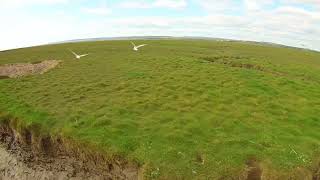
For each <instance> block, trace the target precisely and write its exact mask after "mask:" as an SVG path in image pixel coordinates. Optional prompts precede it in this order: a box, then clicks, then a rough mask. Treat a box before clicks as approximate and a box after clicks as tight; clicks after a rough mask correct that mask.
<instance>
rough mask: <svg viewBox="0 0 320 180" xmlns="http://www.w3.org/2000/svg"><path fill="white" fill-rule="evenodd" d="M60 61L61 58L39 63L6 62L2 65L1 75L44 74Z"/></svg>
mask: <svg viewBox="0 0 320 180" xmlns="http://www.w3.org/2000/svg"><path fill="white" fill-rule="evenodd" d="M60 62H61V61H59V60H45V61H42V62H39V63H19V64H6V65H3V66H0V77H2V78H0V79H3V78H5V77H8V78H17V77H22V76H29V75H33V74H43V73H45V72H47V71H49V70H50V69H53V68H55V67H56V66H57V65H58V64H59V63H60Z"/></svg>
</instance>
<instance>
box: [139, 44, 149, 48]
mask: <svg viewBox="0 0 320 180" xmlns="http://www.w3.org/2000/svg"><path fill="white" fill-rule="evenodd" d="M146 45H148V44H141V45H139V46H137V48H140V47H143V46H146Z"/></svg>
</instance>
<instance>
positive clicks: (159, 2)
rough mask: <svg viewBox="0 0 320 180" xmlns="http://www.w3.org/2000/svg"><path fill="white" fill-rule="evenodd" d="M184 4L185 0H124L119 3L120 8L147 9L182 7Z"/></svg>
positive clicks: (185, 4) (185, 3)
mask: <svg viewBox="0 0 320 180" xmlns="http://www.w3.org/2000/svg"><path fill="white" fill-rule="evenodd" d="M186 6H187V1H186V0H155V1H153V2H147V1H125V2H122V3H121V4H120V7H122V8H132V9H148V8H170V9H183V8H185V7H186Z"/></svg>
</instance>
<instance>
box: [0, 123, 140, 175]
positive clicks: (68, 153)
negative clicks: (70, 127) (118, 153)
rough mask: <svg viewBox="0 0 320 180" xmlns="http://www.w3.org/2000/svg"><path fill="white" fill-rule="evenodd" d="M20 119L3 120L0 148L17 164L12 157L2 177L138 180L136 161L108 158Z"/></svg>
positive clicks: (0, 126)
mask: <svg viewBox="0 0 320 180" xmlns="http://www.w3.org/2000/svg"><path fill="white" fill-rule="evenodd" d="M17 121H18V120H16V119H13V118H9V117H7V118H6V119H4V120H3V117H2V120H1V121H0V143H1V146H2V147H0V150H3V149H4V148H5V149H6V153H7V152H9V155H8V154H6V156H7V157H6V158H8V157H10V156H14V157H15V158H14V162H15V163H13V164H14V167H9V166H10V165H12V161H13V160H12V157H10V158H11V159H10V160H9V162H11V164H10V165H8V167H7V168H5V169H0V179H2V178H5V179H57V178H58V179H121V180H122V179H123V180H125V179H129V180H135V179H138V176H139V175H138V174H139V166H138V164H137V163H134V162H128V161H126V160H125V159H124V158H121V157H107V156H106V155H104V154H103V153H101V152H99V151H94V150H90V148H89V147H87V146H84V145H83V144H79V143H76V142H75V141H72V140H70V139H67V138H62V137H57V136H50V135H40V133H36V132H34V131H33V128H32V127H29V128H26V127H19V128H18V127H17V126H16V124H17ZM1 148H2V149H1ZM0 153H1V151H0ZM10 154H11V155H10ZM1 156H2V155H1V154H0V159H1ZM16 159H18V160H16ZM16 161H17V162H16ZM18 162H19V163H18ZM21 163H22V164H23V165H21ZM20 166H23V167H24V168H22V169H21V167H20ZM26 167H27V168H26ZM0 168H1V164H0ZM19 168H20V169H19ZM10 171H11V172H10ZM12 171H14V172H12ZM30 171H31V172H30ZM19 172H20V173H19ZM21 172H22V173H21ZM22 174H23V176H21V175H22ZM139 179H140V178H139Z"/></svg>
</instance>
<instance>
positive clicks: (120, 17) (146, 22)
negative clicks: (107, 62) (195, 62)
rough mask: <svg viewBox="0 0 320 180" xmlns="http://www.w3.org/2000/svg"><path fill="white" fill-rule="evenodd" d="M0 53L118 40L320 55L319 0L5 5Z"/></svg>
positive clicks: (39, 0)
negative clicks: (239, 44) (261, 46)
mask: <svg viewBox="0 0 320 180" xmlns="http://www.w3.org/2000/svg"><path fill="white" fill-rule="evenodd" d="M0 21H1V23H2V25H1V31H0V50H4V49H11V48H17V47H25V46H32V45H38V44H45V43H48V42H55V41H62V40H69V39H79V38H92V37H113V36H137V35H148V36H149V35H154V36H157V35H169V36H210V37H218V38H232V39H242V40H254V41H269V42H275V43H282V44H286V45H291V46H298V47H302V46H304V47H307V48H311V49H317V50H320V40H319V37H320V1H319V0H135V1H132V0H1V1H0Z"/></svg>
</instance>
